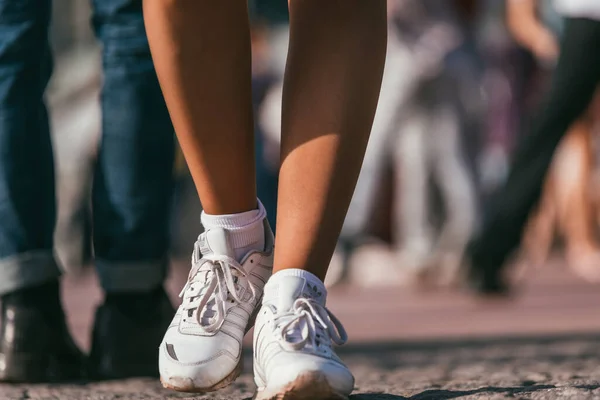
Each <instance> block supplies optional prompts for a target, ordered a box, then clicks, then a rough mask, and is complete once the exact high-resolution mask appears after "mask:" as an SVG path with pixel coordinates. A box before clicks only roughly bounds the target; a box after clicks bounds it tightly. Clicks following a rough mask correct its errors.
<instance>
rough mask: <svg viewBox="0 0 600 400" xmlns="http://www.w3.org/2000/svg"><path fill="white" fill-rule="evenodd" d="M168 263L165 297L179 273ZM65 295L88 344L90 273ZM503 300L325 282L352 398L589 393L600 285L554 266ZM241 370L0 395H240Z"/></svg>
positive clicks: (599, 354) (593, 391)
mask: <svg viewBox="0 0 600 400" xmlns="http://www.w3.org/2000/svg"><path fill="white" fill-rule="evenodd" d="M185 274H186V266H185V264H176V265H175V266H174V269H173V273H172V276H171V278H170V280H169V282H168V285H167V286H168V288H169V291H170V293H171V294H174V293H176V292H177V291H178V289H179V288H180V285H181V284H182V281H183V280H184V279H185ZM64 288H65V303H66V308H67V312H68V314H69V322H70V326H71V329H72V331H73V333H74V336H75V339H76V340H77V341H78V343H79V344H80V345H81V346H82V347H83V348H88V346H89V331H90V326H91V323H92V314H93V313H92V311H93V308H94V306H95V304H96V303H97V302H98V301H99V300H100V298H101V294H100V291H99V290H98V288H97V285H96V283H95V277H94V275H93V274H92V273H86V274H84V275H83V276H80V277H78V278H70V279H67V280H66V284H65V285H64ZM517 294H518V295H516V296H515V297H514V298H513V299H510V300H504V301H487V302H481V301H474V299H473V298H471V297H469V296H466V295H464V294H458V293H451V292H444V291H429V292H422V293H418V292H414V291H411V290H409V289H407V288H400V287H387V288H378V289H373V288H365V287H360V285H358V284H357V283H354V284H352V285H350V286H347V287H340V288H334V289H333V290H331V291H330V298H329V300H330V301H329V305H330V308H331V309H332V310H333V311H334V312H335V313H336V315H337V316H338V317H340V318H341V320H342V321H343V322H344V324H345V326H346V328H347V330H348V332H349V334H350V339H351V342H350V344H348V345H347V346H344V347H342V348H341V349H340V354H341V356H342V358H343V359H344V360H345V361H346V362H347V363H348V364H349V366H350V367H351V369H352V371H353V372H354V374H355V376H356V390H355V394H354V395H353V397H352V399H353V400H395V399H416V400H426V399H599V400H600V313H599V312H598V305H599V304H600V290H598V286H593V285H588V284H585V283H582V282H580V281H579V280H577V279H575V278H573V277H572V276H571V275H570V274H568V273H566V272H565V271H564V269H562V268H561V266H560V264H556V265H554V266H550V268H547V269H545V270H543V271H541V272H538V273H536V275H535V276H530V279H529V280H528V283H527V284H526V285H525V284H523V285H521V287H520V290H519V292H518V293H517ZM247 348H248V350H247V351H246V358H245V359H246V365H245V372H244V374H243V375H242V377H241V378H240V379H239V380H238V381H237V382H235V383H234V384H233V385H232V386H231V387H229V388H227V389H225V390H223V391H220V392H217V393H214V394H209V395H206V396H193V395H186V394H180V393H173V392H168V391H165V390H163V389H161V387H160V384H159V383H158V382H157V381H156V380H149V379H133V380H126V381H113V382H100V383H82V384H76V385H57V386H52V385H26V386H11V385H0V400H4V399H39V400H41V399H44V400H50V399H52V400H55V399H60V400H70V399H73V400H74V399H89V400H117V399H118V400H134V399H150V400H155V399H156V400H157V399H184V398H185V399H228V400H240V399H250V398H251V397H252V394H253V390H254V385H253V383H252V376H251V370H252V368H251V365H250V360H251V357H250V353H249V351H250V350H249V348H250V347H249V346H248V347H247Z"/></svg>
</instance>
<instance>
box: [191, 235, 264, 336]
mask: <svg viewBox="0 0 600 400" xmlns="http://www.w3.org/2000/svg"><path fill="white" fill-rule="evenodd" d="M192 263H193V267H192V269H191V270H190V274H189V276H188V280H187V282H186V284H185V286H184V287H183V289H182V290H181V293H179V297H182V298H183V309H184V311H186V312H188V313H189V312H190V311H192V312H193V311H195V312H196V321H197V322H198V324H199V325H200V326H201V327H202V328H203V329H204V330H205V331H206V332H209V333H212V332H216V331H218V330H219V329H220V328H221V325H223V322H225V313H226V311H227V307H226V303H227V302H228V301H229V302H231V303H236V302H237V303H243V302H252V301H254V300H255V299H256V288H255V287H254V285H252V283H251V282H250V281H249V280H248V275H247V273H246V272H245V271H244V268H243V267H242V266H241V265H240V263H239V262H237V261H236V260H235V259H234V258H232V257H229V256H225V255H207V256H201V253H200V248H199V245H198V243H196V245H195V246H194V254H193V256H192ZM244 283H245V284H244ZM246 287H247V288H248V289H249V290H250V296H249V297H248V296H245V294H246V293H247V289H246ZM190 316H191V315H190V314H188V317H190ZM184 318H185V317H184Z"/></svg>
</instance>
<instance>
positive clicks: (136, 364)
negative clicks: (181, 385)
mask: <svg viewBox="0 0 600 400" xmlns="http://www.w3.org/2000/svg"><path fill="white" fill-rule="evenodd" d="M174 314H175V310H174V309H173V306H172V304H171V302H170V301H169V298H168V297H167V294H166V293H165V291H164V289H163V288H162V287H161V288H159V289H156V290H154V291H152V292H144V293H128V294H109V295H107V296H106V300H105V301H104V304H102V305H101V306H100V307H98V309H97V310H96V321H95V323H94V331H93V334H92V352H91V355H90V367H91V369H92V371H93V375H94V377H95V378H98V379H120V378H128V377H139V376H148V377H157V376H158V347H159V345H160V343H161V341H162V338H163V336H164V334H165V332H166V331H167V328H168V326H169V323H170V322H171V319H172V318H173V315H174Z"/></svg>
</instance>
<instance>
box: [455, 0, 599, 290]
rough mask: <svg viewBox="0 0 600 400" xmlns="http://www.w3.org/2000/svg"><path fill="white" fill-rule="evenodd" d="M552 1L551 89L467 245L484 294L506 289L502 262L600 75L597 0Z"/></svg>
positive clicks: (474, 282) (516, 240)
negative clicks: (555, 43)
mask: <svg viewBox="0 0 600 400" xmlns="http://www.w3.org/2000/svg"><path fill="white" fill-rule="evenodd" d="M556 6H557V9H558V10H559V12H560V13H561V14H562V15H564V16H565V28H564V35H563V38H562V41H561V43H560V50H559V53H560V55H559V58H558V64H557V67H556V70H555V72H554V78H553V81H552V86H551V89H550V92H549V93H548V96H547V97H546V99H545V101H544V103H543V106H542V107H541V109H540V112H539V115H538V116H537V117H536V119H535V120H534V123H533V126H532V128H531V130H530V131H529V132H528V134H527V135H526V136H524V137H523V138H522V140H521V141H520V143H519V146H518V148H517V151H516V153H515V155H514V159H513V161H512V165H511V171H510V173H509V177H508V180H507V182H506V183H505V184H504V186H503V187H502V189H501V190H500V191H499V192H498V193H497V195H496V196H494V204H493V205H492V208H491V212H490V214H489V216H488V218H487V219H486V221H485V223H484V225H483V227H482V230H481V232H479V234H478V235H477V236H476V237H475V238H474V239H473V240H472V242H471V243H470V246H469V251H468V255H467V259H466V263H467V264H468V265H469V266H470V267H469V280H470V283H471V285H472V286H473V287H474V288H475V289H476V290H478V291H481V292H484V293H498V292H504V291H505V290H506V288H507V287H506V282H505V280H504V276H503V274H502V272H503V266H504V264H505V263H506V262H507V260H508V257H509V256H510V255H511V253H512V252H513V251H514V250H515V249H516V248H517V246H518V245H519V244H520V242H521V238H522V235H523V229H524V226H525V224H526V222H527V219H528V218H529V215H530V213H531V211H532V209H533V207H534V206H535V205H536V204H537V202H538V200H539V198H540V195H541V192H542V187H543V183H544V179H545V177H546V175H547V172H548V170H549V167H550V164H551V162H552V158H553V156H554V153H555V150H556V148H557V146H558V144H559V143H560V141H561V139H562V138H563V136H564V135H565V133H566V132H567V131H568V129H569V128H570V127H571V126H572V125H573V123H574V122H575V121H576V120H577V119H578V118H580V117H581V116H582V115H583V114H584V112H585V111H586V109H587V107H588V106H589V104H590V102H591V100H592V97H593V95H594V92H595V90H596V86H597V84H598V81H599V80H600V52H599V51H598V48H599V46H600V2H598V1H596V0H556Z"/></svg>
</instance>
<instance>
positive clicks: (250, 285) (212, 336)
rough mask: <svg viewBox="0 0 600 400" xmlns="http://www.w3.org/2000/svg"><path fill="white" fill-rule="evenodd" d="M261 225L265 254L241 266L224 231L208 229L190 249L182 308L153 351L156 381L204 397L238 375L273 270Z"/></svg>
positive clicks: (256, 253) (267, 235) (270, 237)
mask: <svg viewBox="0 0 600 400" xmlns="http://www.w3.org/2000/svg"><path fill="white" fill-rule="evenodd" d="M264 225H265V249H266V250H265V251H264V252H259V251H251V252H250V253H248V254H247V255H246V256H245V258H244V259H243V260H242V262H241V263H238V262H237V261H236V260H235V258H234V257H233V254H234V251H233V249H232V247H231V245H230V242H229V236H228V233H227V231H226V230H224V229H210V230H208V231H206V232H205V233H203V234H202V235H200V237H199V238H198V241H197V242H196V244H195V245H194V254H193V255H192V269H191V271H190V274H189V277H188V281H187V283H186V284H185V286H184V287H183V290H182V291H181V293H180V297H182V299H183V301H182V304H181V305H180V306H179V309H178V310H177V313H176V314H175V318H173V322H171V325H170V326H169V328H168V329H167V333H166V334H165V337H164V339H163V342H162V343H161V345H160V349H159V371H160V380H161V382H162V384H163V386H164V387H166V388H169V389H174V390H178V391H183V392H209V391H214V390H217V389H220V388H223V387H225V386H227V385H229V384H230V383H231V382H233V381H234V380H235V379H236V378H237V377H238V376H239V375H240V373H241V370H242V359H241V355H242V352H241V350H242V340H243V338H244V335H245V334H246V332H248V330H250V328H251V327H252V326H253V325H254V319H255V317H256V313H257V312H258V310H259V308H260V303H261V299H262V294H263V288H264V285H265V282H266V281H267V280H268V279H269V276H271V272H272V268H273V233H272V231H271V228H270V227H269V224H268V222H266V220H265V222H264Z"/></svg>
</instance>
